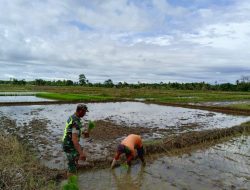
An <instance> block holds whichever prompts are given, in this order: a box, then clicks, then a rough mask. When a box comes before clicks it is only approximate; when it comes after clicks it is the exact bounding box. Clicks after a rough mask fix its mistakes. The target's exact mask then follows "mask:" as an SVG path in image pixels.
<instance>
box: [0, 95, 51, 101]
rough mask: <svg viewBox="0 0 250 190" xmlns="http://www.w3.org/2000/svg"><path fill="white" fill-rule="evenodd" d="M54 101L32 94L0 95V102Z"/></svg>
mask: <svg viewBox="0 0 250 190" xmlns="http://www.w3.org/2000/svg"><path fill="white" fill-rule="evenodd" d="M47 101H54V100H49V99H45V98H39V97H36V96H32V95H25V96H24V95H18V96H16V95H15V96H9V95H2V96H1V95H0V102H47Z"/></svg>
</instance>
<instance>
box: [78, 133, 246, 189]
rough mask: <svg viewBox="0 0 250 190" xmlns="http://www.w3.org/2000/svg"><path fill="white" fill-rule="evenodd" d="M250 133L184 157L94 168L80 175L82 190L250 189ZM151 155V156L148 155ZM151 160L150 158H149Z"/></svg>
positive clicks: (162, 157) (161, 157)
mask: <svg viewBox="0 0 250 190" xmlns="http://www.w3.org/2000/svg"><path fill="white" fill-rule="evenodd" d="M249 145H250V136H244V135H243V136H241V137H238V138H234V139H232V140H230V141H228V142H226V143H223V144H218V145H215V146H213V147H211V148H209V149H206V150H198V151H195V152H193V153H192V154H185V155H182V156H174V157H167V156H160V157H159V158H157V159H156V160H154V159H153V160H152V161H148V162H147V165H146V166H145V167H141V164H139V163H135V164H134V165H132V168H131V169H130V170H124V168H122V167H119V168H116V169H115V170H113V171H111V170H110V169H103V170H91V171H87V172H84V173H81V174H80V175H79V181H80V187H81V189H115V190H116V189H117V190H120V189H121V190H128V189H136V190H139V189H150V190H151V189H153V190H158V189H168V190H169V189H194V190H196V189H197V190H200V189H202V190H206V189H207V190H210V189H218V190H219V189H250V181H249V176H250V160H249V157H250V146H249ZM147 158H150V155H147ZM149 160H150V159H149Z"/></svg>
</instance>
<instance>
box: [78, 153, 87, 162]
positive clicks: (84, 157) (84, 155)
mask: <svg viewBox="0 0 250 190" xmlns="http://www.w3.org/2000/svg"><path fill="white" fill-rule="evenodd" d="M79 160H83V161H85V160H86V154H85V153H84V152H82V153H81V154H80V156H79Z"/></svg>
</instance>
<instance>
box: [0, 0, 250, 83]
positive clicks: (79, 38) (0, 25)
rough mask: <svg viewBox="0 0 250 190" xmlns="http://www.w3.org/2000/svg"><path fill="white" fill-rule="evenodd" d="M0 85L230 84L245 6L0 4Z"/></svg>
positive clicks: (248, 5)
mask: <svg viewBox="0 0 250 190" xmlns="http://www.w3.org/2000/svg"><path fill="white" fill-rule="evenodd" d="M0 44H1V45H0V66H1V69H0V79H4V80H7V79H9V78H17V79H26V80H33V79H36V78H43V79H46V80H47V79H48V80H58V79H70V80H73V81H77V80H78V75H79V74H82V73H83V74H85V76H86V77H87V78H88V79H89V81H90V82H103V81H105V80H107V79H112V80H113V81H114V82H115V83H117V82H120V81H126V82H129V83H137V82H138V81H140V82H202V81H205V82H209V83H214V82H215V81H217V82H219V83H224V82H232V83H233V82H235V81H236V80H237V79H240V78H241V76H243V75H250V64H249V60H250V53H249V49H250V47H249V46H250V1H249V0H178V1H177V0H144V1H141V0H92V1H88V0H81V1H80V0H71V1H61V0H46V1H40V0H39V1H38V0H33V1H28V0H11V1H7V0H0Z"/></svg>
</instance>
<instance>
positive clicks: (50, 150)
mask: <svg viewBox="0 0 250 190" xmlns="http://www.w3.org/2000/svg"><path fill="white" fill-rule="evenodd" d="M87 105H88V107H89V112H88V113H87V115H86V117H85V120H89V119H91V120H107V121H111V122H113V123H116V124H118V125H121V127H139V126H141V127H147V128H151V129H155V128H160V129H171V133H170V132H169V131H167V132H166V133H164V132H163V131H161V133H150V134H148V135H144V136H143V138H144V140H145V139H148V138H152V137H153V138H162V137H163V136H164V135H171V134H172V133H173V134H176V133H181V132H185V131H193V130H204V129H213V128H225V127H232V126H234V125H238V124H240V123H242V122H245V121H249V120H250V117H246V116H231V115H226V114H220V113H215V112H209V111H202V110H197V109H188V108H178V107H170V106H161V105H155V104H145V103H141V102H116V103H88V104H87ZM75 108H76V104H62V105H33V106H6V107H0V117H4V118H5V119H6V118H8V119H10V120H11V121H13V122H14V124H15V125H16V129H13V132H14V133H15V134H17V135H19V136H21V137H22V138H25V139H28V140H29V142H31V144H33V145H34V146H35V147H36V148H37V149H38V151H39V157H40V158H41V160H42V162H43V163H44V164H45V165H47V166H49V167H55V168H65V167H66V162H65V160H66V159H65V157H64V154H63V152H62V150H61V137H62V135H63V129H64V127H65V121H66V120H67V119H68V117H69V116H70V115H71V114H73V113H74V111H75ZM0 127H3V128H4V129H8V128H9V126H6V123H3V126H0ZM83 141H84V142H83V144H84V148H85V149H86V150H87V154H88V158H89V160H94V159H97V160H100V159H103V158H107V157H108V156H109V151H108V147H109V145H110V144H117V142H118V141H120V139H114V141H111V140H110V141H102V142H100V141H97V140H95V139H94V140H93V141H92V142H87V140H83Z"/></svg>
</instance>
